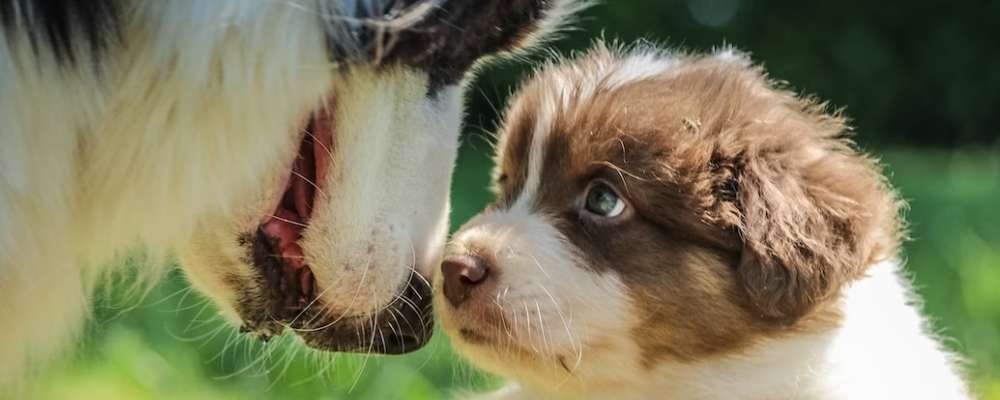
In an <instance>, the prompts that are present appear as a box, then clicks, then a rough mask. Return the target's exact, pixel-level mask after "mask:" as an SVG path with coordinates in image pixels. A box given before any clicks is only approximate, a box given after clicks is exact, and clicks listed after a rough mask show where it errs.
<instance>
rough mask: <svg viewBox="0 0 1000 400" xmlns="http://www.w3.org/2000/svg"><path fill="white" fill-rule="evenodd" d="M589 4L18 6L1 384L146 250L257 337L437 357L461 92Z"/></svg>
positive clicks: (41, 355)
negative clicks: (178, 268)
mask: <svg viewBox="0 0 1000 400" xmlns="http://www.w3.org/2000/svg"><path fill="white" fill-rule="evenodd" d="M575 7H576V6H575V3H571V2H569V1H568V0H567V1H561V0H513V1H511V0H489V1H474V0H299V1H273V0H212V1H192V0H156V1H153V0H91V1H87V2H81V1H70V0H47V1H36V0H5V1H3V2H2V3H0V24H2V29H0V299H2V301H3V308H4V311H3V312H2V314H0V326H2V329H0V387H9V386H10V385H11V383H12V382H13V381H15V380H17V378H18V377H20V376H22V375H23V372H24V371H25V369H26V368H27V367H28V366H30V365H34V364H37V363H39V362H42V361H44V360H46V359H49V358H51V357H52V356H53V355H55V354H56V353H58V352H59V351H60V350H61V349H63V348H64V347H65V344H66V343H68V342H69V341H71V340H72V338H73V336H74V332H76V331H77V330H78V329H77V328H78V327H79V325H80V324H81V322H82V321H83V320H84V319H85V317H86V314H87V307H88V306H87V304H88V301H87V297H88V290H89V288H91V287H92V286H93V284H94V282H95V281H96V279H95V277H100V276H101V275H105V272H106V271H107V269H106V268H100V267H99V266H100V265H104V264H109V263H111V261H113V259H114V257H115V256H116V255H121V254H122V252H124V251H126V250H128V249H130V248H133V247H134V246H135V245H136V244H141V245H142V246H143V248H145V249H147V254H149V255H150V256H151V257H152V260H153V261H163V258H164V257H168V256H169V254H171V253H172V252H173V251H175V250H176V251H177V252H178V253H179V254H180V255H181V262H182V264H183V265H184V267H185V268H186V270H187V273H188V275H189V276H190V279H191V281H192V282H193V283H194V285H195V286H197V287H198V288H199V289H201V290H202V291H203V292H204V293H205V294H207V295H208V296H210V297H211V298H213V299H214V300H215V301H216V302H217V303H218V305H219V307H220V308H221V309H222V310H223V313H224V314H226V315H228V316H229V317H231V318H232V320H233V321H235V322H237V323H241V324H242V325H243V327H244V328H246V329H247V330H248V331H250V332H251V333H252V334H254V335H256V336H260V337H267V336H269V335H273V334H276V333H279V332H280V331H282V330H283V328H290V329H292V330H295V331H296V332H298V333H299V335H300V336H301V337H302V338H303V340H304V341H305V342H306V343H307V344H308V345H310V346H312V347H315V348H319V349H324V350H334V351H373V352H382V353H402V352H406V351H410V350H414V349H416V348H418V347H420V346H421V345H422V344H423V343H425V341H426V340H427V338H428V336H429V335H430V331H429V326H430V318H429V316H428V313H429V304H430V301H429V300H430V299H429V289H428V287H427V285H426V284H425V283H424V282H426V281H425V280H424V278H423V277H422V271H425V270H427V269H428V266H431V265H435V264H437V261H438V259H439V257H440V252H441V247H442V244H443V242H444V236H445V231H446V227H447V217H448V191H449V185H450V174H451V169H452V166H453V163H454V160H455V154H456V147H457V145H458V141H457V139H458V132H459V123H460V117H461V113H462V106H461V104H462V102H461V97H462V91H461V83H462V80H463V77H464V76H465V74H466V72H467V71H469V70H470V69H471V68H472V67H473V66H474V65H475V64H476V63H477V62H478V61H479V60H481V59H482V58H483V57H486V56H488V55H491V54H499V53H509V52H514V51H517V50H519V49H523V48H525V47H527V46H529V45H530V44H532V43H534V42H536V40H535V39H537V38H539V37H541V36H543V35H545V34H546V32H549V31H552V30H553V29H555V28H556V27H557V25H558V24H559V23H560V21H562V20H563V18H561V17H562V16H564V15H567V14H569V13H571V12H572V11H573V9H574V8H575ZM154 263H155V262H154ZM160 263H162V262H160ZM144 272H145V271H144ZM151 275H155V274H151Z"/></svg>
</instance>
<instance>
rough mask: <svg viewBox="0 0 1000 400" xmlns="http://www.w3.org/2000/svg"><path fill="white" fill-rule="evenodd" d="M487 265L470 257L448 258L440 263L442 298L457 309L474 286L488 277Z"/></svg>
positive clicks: (477, 258)
mask: <svg viewBox="0 0 1000 400" xmlns="http://www.w3.org/2000/svg"><path fill="white" fill-rule="evenodd" d="M489 270H490V268H489V265H487V263H486V262H485V261H484V260H483V259H481V258H479V257H472V256H464V255H463V256H450V257H448V258H446V259H445V260H444V261H443V262H442V263H441V273H442V274H443V276H444V297H446V298H447V299H448V302H450V303H451V305H452V306H454V307H458V306H459V305H461V304H462V303H463V302H464V301H465V299H467V298H468V297H469V294H471V293H472V291H473V290H475V288H476V286H478V285H479V284H481V283H483V282H485V281H486V279H487V278H488V277H489Z"/></svg>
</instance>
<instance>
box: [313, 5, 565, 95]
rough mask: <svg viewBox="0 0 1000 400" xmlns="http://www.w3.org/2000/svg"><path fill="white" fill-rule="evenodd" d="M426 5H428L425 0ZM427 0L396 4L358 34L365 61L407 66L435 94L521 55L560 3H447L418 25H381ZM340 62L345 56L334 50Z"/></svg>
mask: <svg viewBox="0 0 1000 400" xmlns="http://www.w3.org/2000/svg"><path fill="white" fill-rule="evenodd" d="M423 1H426V0H423ZM421 2H422V1H420V0H396V1H387V3H390V4H388V5H386V6H384V7H383V9H382V10H380V11H381V12H383V13H384V14H383V15H382V16H379V17H373V19H372V21H371V22H369V23H366V24H362V25H361V26H360V27H359V28H358V29H356V30H355V31H353V32H352V34H353V35H354V36H355V38H356V39H357V41H358V43H361V44H362V49H361V50H362V51H361V56H362V58H363V60H362V61H364V62H376V63H379V64H380V65H387V66H389V65H396V64H404V65H409V66H413V67H416V68H419V69H421V70H425V71H427V72H428V73H429V74H430V79H431V83H430V88H429V93H431V94H433V93H435V92H436V89H437V88H440V87H441V86H444V85H451V84H455V83H457V82H458V81H459V80H461V79H462V76H463V75H464V74H465V72H466V71H468V69H469V68H470V67H471V66H472V64H473V63H475V62H476V61H477V60H479V59H480V58H482V57H484V56H488V55H490V54H494V53H497V52H500V51H510V50H515V48H516V47H517V46H518V45H519V44H521V43H522V42H523V41H524V40H523V39H524V38H526V37H527V36H528V35H530V34H531V33H533V32H534V31H535V30H536V29H537V28H538V24H539V23H540V22H541V20H542V18H543V17H544V14H545V13H546V12H547V11H549V10H550V9H551V8H552V7H553V6H554V3H555V2H554V0H444V1H442V2H441V3H440V4H439V5H438V7H437V8H434V9H432V10H431V11H430V12H429V13H428V14H427V15H425V16H423V18H421V19H420V20H419V21H418V22H416V23H415V24H413V25H412V26H410V27H408V28H406V29H404V30H399V31H387V29H391V28H384V27H380V25H379V23H380V22H385V21H388V20H390V19H392V18H395V17H398V16H399V15H401V14H403V13H404V12H405V11H406V10H409V9H412V7H415V6H416V5H418V4H419V3H421ZM331 52H332V53H333V56H334V57H337V56H342V55H344V49H343V48H341V47H336V46H334V47H331Z"/></svg>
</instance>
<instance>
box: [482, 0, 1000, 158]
mask: <svg viewBox="0 0 1000 400" xmlns="http://www.w3.org/2000/svg"><path fill="white" fill-rule="evenodd" d="M575 26H576V27H578V28H579V29H577V30H574V31H569V32H566V33H565V34H564V38H563V39H562V40H559V41H557V42H555V43H554V45H555V47H557V48H558V49H559V50H560V51H561V52H562V53H564V54H565V53H567V52H568V51H570V50H578V49H585V48H587V47H588V46H589V45H590V44H591V43H592V41H593V38H594V37H597V36H600V35H601V34H602V32H603V34H604V37H605V38H607V39H608V40H612V39H620V40H622V41H624V42H626V43H629V42H632V41H635V40H637V39H640V38H647V39H650V40H653V41H655V42H657V43H661V44H663V45H666V46H670V47H680V48H685V49H689V50H700V51H706V50H710V49H712V48H713V47H717V46H720V45H722V44H732V45H734V46H736V47H738V48H740V49H742V50H744V51H748V52H750V53H751V54H752V56H753V58H754V60H755V61H756V62H758V63H761V64H763V65H764V66H765V68H766V69H767V70H768V71H769V73H770V75H771V76H772V77H773V78H774V79H777V80H781V81H787V82H788V83H789V84H790V87H791V88H793V89H795V90H796V91H799V92H801V93H805V94H814V95H817V96H818V97H819V98H820V99H823V100H828V101H829V102H830V104H831V105H832V106H833V107H844V108H845V109H846V113H847V115H848V116H850V117H851V118H852V119H853V120H854V125H855V127H856V128H857V132H858V134H857V140H858V141H859V142H861V143H862V144H864V145H874V146H878V147H884V146H922V147H928V146H935V147H960V146H966V145H983V144H990V145H996V144H998V143H1000V129H998V128H997V127H998V126H1000V1H959V2H944V1H913V2H892V1H890V2H867V1H859V0H849V1H836V2H823V1H815V2H802V1H787V0H783V1H760V0H757V1H754V0H687V1H683V0H662V1H626V0H606V1H605V2H604V3H603V4H597V5H596V6H594V7H592V8H590V9H589V10H588V11H587V12H585V13H584V14H583V15H582V17H581V18H580V19H579V20H578V21H577V23H576V24H575ZM542 58H544V57H543V55H540V56H535V57H533V59H535V60H540V59H542ZM524 71H525V67H524V65H523V63H516V62H515V63H505V64H502V65H500V66H493V67H490V68H488V69H487V70H486V73H485V74H482V77H481V78H480V79H479V80H478V81H477V82H476V87H474V88H473V91H472V92H471V103H470V107H469V120H468V121H469V122H470V125H471V126H472V127H473V128H477V127H480V128H484V129H486V130H492V129H491V128H492V127H493V125H494V121H495V116H494V114H495V113H494V112H493V109H494V108H502V106H503V104H504V103H503V98H504V97H506V94H508V93H509V91H510V90H511V89H510V88H512V87H514V86H515V82H518V80H519V79H520V78H521V77H522V76H523V73H524Z"/></svg>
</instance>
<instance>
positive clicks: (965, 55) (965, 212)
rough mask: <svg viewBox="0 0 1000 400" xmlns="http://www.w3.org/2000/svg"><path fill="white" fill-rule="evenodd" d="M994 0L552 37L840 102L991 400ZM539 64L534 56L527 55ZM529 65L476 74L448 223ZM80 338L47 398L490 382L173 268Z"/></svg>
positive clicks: (735, 2)
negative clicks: (893, 195)
mask: <svg viewBox="0 0 1000 400" xmlns="http://www.w3.org/2000/svg"><path fill="white" fill-rule="evenodd" d="M998 17H1000V2H996V1H962V2H950V3H949V2H935V1H916V2H905V3H897V4H890V3H888V2H862V1H858V0H848V1H839V2H793V1H767V2H763V1H749V0H688V1H655V2H654V1H615V2H612V3H611V4H604V5H598V6H596V7H594V8H591V9H590V10H588V11H587V12H585V13H584V14H583V15H582V17H581V19H580V21H579V23H578V24H576V25H577V26H579V27H580V29H578V30H575V31H571V32H567V33H566V34H565V35H564V37H563V38H562V39H561V40H559V41H557V42H555V43H554V46H556V47H558V48H559V49H560V50H562V51H564V52H565V51H570V50H573V49H583V48H586V47H587V45H588V44H589V43H590V42H591V41H592V40H593V39H594V38H596V37H599V36H601V35H602V32H603V35H604V36H605V37H607V38H609V39H611V38H620V39H622V40H624V41H626V42H628V41H632V40H635V39H637V38H641V37H645V38H649V39H652V40H655V41H657V42H660V43H664V44H665V45H669V46H672V47H685V48H689V49H698V50H707V49H711V48H712V47H714V46H718V45H721V44H723V43H728V44H732V45H735V46H737V47H739V48H741V49H744V50H746V51H749V52H751V53H752V54H753V56H754V59H755V60H757V61H758V62H760V63H763V64H764V65H765V67H766V68H767V69H768V70H769V71H770V73H771V75H772V76H773V77H774V78H776V79H780V80H785V81H788V82H790V84H791V86H792V87H794V88H796V89H797V90H800V91H802V92H805V93H812V94H816V95H818V96H819V97H820V98H823V99H826V100H830V101H831V103H832V104H833V105H835V106H843V107H846V112H847V114H848V115H850V116H852V117H853V118H854V124H855V126H856V127H857V132H858V134H857V140H858V142H859V143H860V144H861V146H862V147H864V148H865V149H866V150H868V151H871V152H873V153H876V154H878V155H880V156H882V159H883V161H884V163H885V165H886V168H887V172H888V173H889V175H890V177H891V180H892V181H893V182H894V183H895V184H896V185H897V186H898V187H899V188H900V190H901V192H902V194H903V196H904V197H905V198H906V199H907V200H908V201H909V203H910V210H909V212H908V216H909V220H910V221H911V230H912V238H913V239H912V240H911V241H910V242H909V243H908V244H907V246H906V258H907V260H908V263H907V266H908V268H909V270H910V272H911V273H912V275H913V277H914V279H915V281H916V284H917V291H918V292H919V293H920V295H921V296H922V297H923V298H924V299H925V300H926V304H925V306H924V308H925V311H926V313H927V314H928V315H930V316H931V318H932V321H933V324H934V327H935V328H936V329H937V331H939V332H941V333H942V334H943V335H946V336H947V337H950V338H952V339H953V340H950V341H948V345H949V346H951V347H952V348H954V349H955V350H957V351H959V352H961V353H962V354H964V355H965V356H966V357H967V358H968V360H969V366H968V369H969V377H970V380H971V381H972V382H973V384H974V386H975V389H976V390H977V392H978V393H979V394H980V397H981V398H983V399H1000V371H998V369H1000V201H998V199H1000V140H998V136H1000V135H998V133H1000V132H998V131H997V128H996V127H997V126H1000V52H998V51H996V50H997V48H996V42H997V40H996V38H997V37H1000V24H997V23H996V20H997V18H998ZM534 59H535V60H536V61H537V60H538V59H540V58H539V57H535V58H534ZM525 65H526V63H524V62H506V63H503V64H501V65H498V66H493V67H490V68H488V69H486V70H484V71H483V72H484V73H483V74H482V76H481V78H480V79H478V80H477V81H476V82H475V84H474V85H473V86H472V89H471V91H470V93H469V99H470V103H469V109H468V116H467V128H466V133H465V135H464V136H463V147H462V150H461V153H460V157H459V160H458V168H457V170H456V172H455V183H454V189H453V196H452V198H453V205H454V212H453V216H452V226H453V227H454V226H458V225H460V224H461V223H462V222H463V221H465V220H466V219H467V218H469V217H470V216H471V215H473V214H475V213H476V212H478V211H479V210H480V209H481V208H482V207H483V205H484V204H485V203H486V202H488V201H489V200H490V195H489V193H488V192H487V191H486V185H487V182H488V170H489V168H490V166H491V162H490V159H489V154H488V153H489V150H490V146H489V142H490V141H491V139H490V138H489V133H488V132H489V131H491V130H492V127H493V126H494V124H495V123H496V118H497V115H496V109H498V108H502V104H503V103H504V98H505V97H506V95H507V94H508V93H509V92H510V91H511V90H512V88H513V87H515V85H516V82H517V81H518V80H519V79H521V78H522V77H523V74H524V72H525ZM95 313H96V315H97V317H96V320H95V322H93V323H92V324H91V325H90V327H89V329H88V333H87V335H86V336H87V339H86V341H85V344H84V345H83V346H82V348H81V349H80V350H79V351H78V352H76V353H75V356H73V357H72V358H71V359H69V360H68V361H67V362H66V363H65V365H61V366H56V367H54V368H52V370H51V371H49V372H48V373H47V374H46V375H45V377H44V379H42V380H41V382H40V383H39V386H40V388H39V392H38V393H39V394H38V397H39V398H42V399H353V398H357V399H438V398H443V397H447V396H449V394H450V393H452V392H453V391H454V390H468V389H469V388H473V389H486V388H490V387H494V386H495V385H497V381H496V380H495V379H493V378H490V377H487V376H484V375H482V374H480V373H477V372H476V371H475V370H474V369H472V368H471V367H469V366H468V365H465V364H463V363H461V362H460V361H459V360H457V359H455V358H454V356H453V355H452V354H451V352H450V350H449V347H448V343H447V339H446V338H445V337H444V335H440V334H439V335H436V338H435V340H434V342H433V343H432V345H430V346H428V347H427V348H425V349H423V350H421V351H419V352H417V353H415V354H412V355H409V356H406V357H402V358H391V359H384V358H380V357H361V356H350V355H320V354H316V353H313V352H307V351H304V350H303V349H302V348H301V346H298V345H297V344H295V343H293V342H294V339H291V338H283V339H281V340H280V341H278V342H277V343H274V342H272V343H271V344H269V345H267V346H263V345H260V344H258V343H255V342H251V341H248V340H246V339H243V338H241V337H240V336H239V335H238V334H236V333H235V332H234V330H233V329H231V328H228V327H225V326H223V325H222V324H221V323H220V322H219V321H218V318H216V313H215V310H214V309H213V308H212V307H211V306H210V305H207V304H206V303H205V301H204V300H203V299H202V298H201V297H199V296H198V295H197V294H195V293H191V292H190V290H189V289H188V288H187V286H186V285H185V284H184V280H183V277H182V276H181V275H180V274H179V273H176V272H175V273H172V274H171V275H170V276H169V279H167V280H166V281H164V282H163V283H162V284H160V285H159V286H157V287H155V288H153V290H152V291H151V293H149V294H148V295H147V296H145V297H144V298H143V300H142V301H141V303H140V304H136V302H135V299H134V297H133V298H128V297H127V296H125V295H123V294H114V295H107V296H102V297H101V299H99V300H98V301H97V303H96V305H95Z"/></svg>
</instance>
